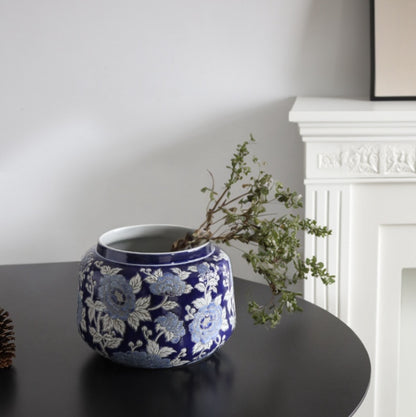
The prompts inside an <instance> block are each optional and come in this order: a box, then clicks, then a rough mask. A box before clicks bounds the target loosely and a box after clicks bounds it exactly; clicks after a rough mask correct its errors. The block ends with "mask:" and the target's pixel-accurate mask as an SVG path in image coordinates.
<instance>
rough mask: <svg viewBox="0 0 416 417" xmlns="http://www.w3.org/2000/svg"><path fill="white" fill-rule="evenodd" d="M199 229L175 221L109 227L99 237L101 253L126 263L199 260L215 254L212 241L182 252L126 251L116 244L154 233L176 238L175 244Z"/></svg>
mask: <svg viewBox="0 0 416 417" xmlns="http://www.w3.org/2000/svg"><path fill="white" fill-rule="evenodd" d="M194 230H195V229H193V228H190V227H186V226H181V225H173V224H139V225H131V226H122V227H118V228H115V229H111V230H108V231H107V232H105V233H103V234H102V235H101V236H100V237H99V238H98V243H97V252H98V253H99V254H100V255H101V256H103V257H104V258H107V259H111V260H113V261H117V262H122V263H140V264H141V263H146V264H161V263H164V264H167V263H176V262H183V261H185V260H195V259H198V258H203V257H205V256H207V255H209V254H210V253H212V251H213V248H212V245H211V242H206V243H204V244H202V245H199V246H196V247H195V248H190V249H184V250H180V251H171V250H156V251H152V250H139V251H138V250H126V249H120V248H117V247H114V246H113V245H114V244H116V243H117V242H123V241H127V240H129V239H134V238H136V239H137V238H141V237H142V238H146V237H148V238H149V237H152V236H163V237H164V235H165V234H166V236H168V237H166V240H168V239H172V240H171V242H172V243H173V242H174V241H175V240H176V239H179V238H181V237H183V236H185V235H186V233H192V232H193V231H194Z"/></svg>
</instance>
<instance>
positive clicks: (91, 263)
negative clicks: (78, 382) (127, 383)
mask: <svg viewBox="0 0 416 417" xmlns="http://www.w3.org/2000/svg"><path fill="white" fill-rule="evenodd" d="M98 251H99V245H98V248H97V247H94V248H92V249H90V250H89V251H88V252H87V253H86V255H85V257H84V258H83V260H82V262H81V265H80V272H79V297H78V317H77V318H78V327H79V331H80V334H81V337H82V338H83V339H84V340H85V342H86V343H88V344H89V345H90V346H91V347H92V348H93V349H95V350H96V351H98V352H99V353H100V354H102V355H104V356H105V357H107V358H109V359H111V360H113V361H115V362H118V363H121V364H124V365H129V366H135V367H141V368H169V367H173V366H181V365H185V364H189V363H193V362H196V361H199V360H201V359H203V358H205V357H207V356H208V355H210V354H212V353H213V352H214V351H215V350H216V349H217V348H218V347H220V346H221V345H222V344H223V343H224V342H225V341H226V340H227V339H228V338H229V337H230V336H231V333H232V331H233V329H234V327H235V322H236V316H235V305H234V291H233V279H232V272H231V265H230V260H229V258H228V256H227V255H226V254H225V252H223V251H222V250H221V249H219V248H218V247H215V246H213V245H211V244H208V245H205V246H203V247H201V248H197V249H196V250H195V249H193V250H191V251H192V256H191V258H192V259H191V260H188V259H187V257H186V252H187V251H181V252H180V259H181V260H182V262H180V261H179V260H178V259H179V258H176V259H175V261H174V262H172V263H171V264H169V263H166V262H165V261H166V257H165V256H164V254H161V255H162V256H161V257H160V258H159V259H157V258H155V257H153V259H152V260H153V261H156V263H153V264H138V263H135V264H131V263H122V262H117V261H114V260H112V259H109V258H106V257H103V256H102V255H101V254H100V253H98ZM198 251H199V252H198ZM118 252H120V251H118ZM110 257H111V255H110ZM157 261H159V262H160V263H157Z"/></svg>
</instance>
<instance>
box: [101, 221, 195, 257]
mask: <svg viewBox="0 0 416 417" xmlns="http://www.w3.org/2000/svg"><path fill="white" fill-rule="evenodd" d="M192 232H193V229H190V228H188V227H182V226H171V225H138V226H127V227H121V228H118V229H114V230H110V231H109V232H107V233H104V234H103V235H102V236H101V237H100V239H99V242H100V244H101V245H103V246H105V247H107V248H110V249H115V250H119V251H123V252H136V253H166V252H171V251H172V250H171V246H172V243H173V242H175V240H177V239H180V238H182V237H184V236H185V235H186V234H187V233H192Z"/></svg>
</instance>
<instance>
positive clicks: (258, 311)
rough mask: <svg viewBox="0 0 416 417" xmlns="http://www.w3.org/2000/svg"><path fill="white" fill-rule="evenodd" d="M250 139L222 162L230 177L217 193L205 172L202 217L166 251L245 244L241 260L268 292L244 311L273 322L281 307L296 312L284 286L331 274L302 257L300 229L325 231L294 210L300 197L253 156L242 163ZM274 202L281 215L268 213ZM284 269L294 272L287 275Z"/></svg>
mask: <svg viewBox="0 0 416 417" xmlns="http://www.w3.org/2000/svg"><path fill="white" fill-rule="evenodd" d="M254 142H255V140H254V138H253V137H252V136H251V137H250V141H245V142H243V143H242V144H240V145H238V146H237V149H236V152H235V153H234V154H233V157H232V158H231V161H230V165H229V166H227V168H228V169H229V170H230V175H229V178H228V180H227V181H226V182H225V183H224V188H223V190H222V192H221V194H218V193H217V191H216V190H215V179H214V175H213V174H212V173H211V172H210V171H208V172H209V174H210V177H211V186H210V187H204V188H202V190H201V191H202V192H203V193H206V194H207V195H208V204H207V208H206V214H205V219H204V221H203V222H202V223H201V225H200V226H199V227H198V228H197V229H196V230H195V231H194V232H193V233H192V234H187V235H186V236H184V237H183V238H181V239H179V240H177V241H176V242H174V243H173V245H172V250H184V249H188V248H192V247H196V246H199V245H201V244H203V243H205V242H207V241H212V242H214V243H217V244H226V245H231V244H232V242H240V243H243V244H246V245H247V250H243V253H242V256H243V258H244V259H245V260H246V261H247V262H248V263H249V264H250V265H251V267H252V269H253V271H254V272H255V273H258V274H260V275H261V276H262V277H263V278H264V279H265V281H266V282H267V283H268V285H269V287H270V289H271V292H272V295H273V300H272V302H270V303H269V304H268V305H266V306H264V305H259V304H257V303H256V302H255V301H251V302H250V303H249V311H250V313H251V314H252V316H253V318H254V321H255V323H262V324H265V323H267V324H270V325H271V326H275V325H277V324H278V323H279V322H280V318H281V315H282V312H283V311H284V310H287V311H298V310H300V307H299V306H298V304H297V297H298V296H299V295H300V294H299V293H296V292H293V291H292V290H291V289H290V286H291V285H292V284H295V283H296V282H298V281H299V280H303V279H307V278H308V277H309V276H312V277H314V278H320V279H321V280H322V282H323V283H324V284H330V283H332V282H333V281H334V276H333V275H330V274H329V273H328V271H327V270H326V268H325V267H324V265H323V264H322V263H321V262H318V261H317V259H316V258H315V257H312V258H308V259H303V257H302V255H301V253H300V240H299V234H300V233H301V232H306V233H308V234H310V235H313V236H316V237H325V236H328V235H330V234H331V231H330V230H329V229H328V228H327V227H324V226H318V225H317V223H316V221H315V220H311V219H307V218H302V217H301V216H300V215H299V214H295V213H296V210H297V209H299V208H301V207H302V198H301V196H300V195H299V194H297V193H296V192H292V191H291V190H290V189H289V188H286V189H285V188H284V187H283V185H282V184H281V183H279V182H275V181H274V180H273V178H272V176H271V175H270V174H268V173H266V172H265V171H264V170H263V168H264V165H265V164H264V163H261V162H259V160H258V158H256V157H252V158H251V163H250V164H249V163H248V162H247V158H248V156H249V149H248V146H249V145H250V144H252V143H254ZM253 171H254V172H253ZM235 190H238V191H237V192H236V191H235ZM276 204H278V205H280V206H281V205H283V206H284V209H285V213H284V214H282V215H280V216H278V215H276V214H275V211H276V210H273V211H270V209H271V208H273V209H275V205H276ZM213 227H215V230H213ZM253 245H254V246H253ZM289 271H294V272H293V273H292V275H290V272H289Z"/></svg>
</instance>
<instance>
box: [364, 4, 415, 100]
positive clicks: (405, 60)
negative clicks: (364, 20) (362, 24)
mask: <svg viewBox="0 0 416 417" xmlns="http://www.w3.org/2000/svg"><path fill="white" fill-rule="evenodd" d="M370 16H371V93H370V98H371V100H416V24H415V21H416V0H370Z"/></svg>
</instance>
